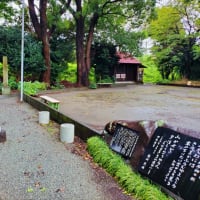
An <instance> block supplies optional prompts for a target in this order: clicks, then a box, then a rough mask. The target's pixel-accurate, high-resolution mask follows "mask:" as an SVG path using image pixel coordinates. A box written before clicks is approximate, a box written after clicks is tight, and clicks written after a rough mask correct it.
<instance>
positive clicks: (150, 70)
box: [139, 56, 162, 83]
mask: <svg viewBox="0 0 200 200" xmlns="http://www.w3.org/2000/svg"><path fill="white" fill-rule="evenodd" d="M139 60H140V61H141V62H142V64H143V65H144V66H146V67H147V68H144V75H143V82H144V83H158V82H161V81H162V76H161V74H160V72H159V71H158V67H157V66H156V64H155V62H154V59H153V58H152V56H143V57H141V58H139Z"/></svg>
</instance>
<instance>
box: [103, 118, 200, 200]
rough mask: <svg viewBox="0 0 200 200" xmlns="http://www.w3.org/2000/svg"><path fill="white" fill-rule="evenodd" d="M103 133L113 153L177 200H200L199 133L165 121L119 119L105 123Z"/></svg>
mask: <svg viewBox="0 0 200 200" xmlns="http://www.w3.org/2000/svg"><path fill="white" fill-rule="evenodd" d="M103 134H105V135H104V138H105V140H106V142H107V143H108V145H109V146H110V148H111V149H112V150H113V151H115V152H117V153H119V154H120V155H121V156H123V157H124V158H125V159H129V164H130V165H131V166H132V167H133V168H134V169H135V170H136V171H138V172H139V173H140V174H141V175H143V176H145V177H147V178H148V179H150V180H151V181H153V182H154V183H157V184H159V185H160V186H161V187H162V188H164V189H165V190H166V191H168V193H169V194H170V195H171V196H173V197H176V196H177V197H178V198H177V197H176V198H175V199H192V200H200V139H199V133H198V132H195V131H192V130H186V129H182V128H177V127H172V126H169V125H168V124H166V123H164V122H163V121H162V120H160V121H125V120H123V121H122V120H117V121H113V122H110V123H108V124H106V126H105V128H104V132H103ZM194 135H196V136H198V138H197V137H194ZM179 197H180V198H179Z"/></svg>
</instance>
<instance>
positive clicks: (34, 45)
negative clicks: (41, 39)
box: [0, 26, 45, 79]
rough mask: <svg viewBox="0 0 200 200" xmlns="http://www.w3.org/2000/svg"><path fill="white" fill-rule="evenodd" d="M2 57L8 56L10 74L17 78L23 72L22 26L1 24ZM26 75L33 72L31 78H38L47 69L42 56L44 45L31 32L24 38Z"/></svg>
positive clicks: (0, 53)
mask: <svg viewBox="0 0 200 200" xmlns="http://www.w3.org/2000/svg"><path fill="white" fill-rule="evenodd" d="M0 40H1V45H0V58H2V57H3V56H7V57H8V63H9V75H13V76H14V75H15V76H16V77H17V78H18V77H19V76H20V72H21V29H20V27H5V26H0ZM24 42H25V45H24V55H25V56H24V77H25V78H26V76H28V75H30V74H31V76H32V77H31V79H36V78H37V79H38V77H39V76H40V73H41V72H42V71H43V70H44V69H45V68H44V62H43V57H42V54H41V52H42V50H41V48H42V46H41V44H40V43H38V41H37V40H35V39H34V38H33V37H32V35H31V34H28V33H25V38H24Z"/></svg>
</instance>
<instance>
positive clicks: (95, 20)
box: [85, 13, 99, 73]
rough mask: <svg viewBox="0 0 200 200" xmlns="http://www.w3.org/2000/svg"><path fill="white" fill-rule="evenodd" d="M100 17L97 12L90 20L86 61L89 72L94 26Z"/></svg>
mask: <svg viewBox="0 0 200 200" xmlns="http://www.w3.org/2000/svg"><path fill="white" fill-rule="evenodd" d="M98 18H99V15H98V14H97V13H95V14H94V15H93V17H92V19H91V22H90V28H89V32H88V37H87V42H86V50H85V52H86V53H85V55H86V56H85V63H86V68H87V71H88V73H89V71H90V67H91V46H92V41H93V36H94V28H95V26H96V24H97V22H98Z"/></svg>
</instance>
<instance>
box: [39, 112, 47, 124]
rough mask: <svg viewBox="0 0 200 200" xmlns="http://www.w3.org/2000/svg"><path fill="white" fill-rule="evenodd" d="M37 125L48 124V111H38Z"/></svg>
mask: <svg viewBox="0 0 200 200" xmlns="http://www.w3.org/2000/svg"><path fill="white" fill-rule="evenodd" d="M39 123H40V124H48V123H49V111H40V112H39Z"/></svg>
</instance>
